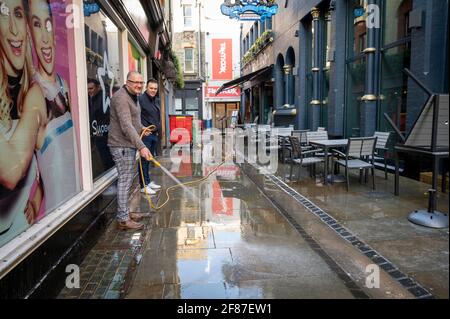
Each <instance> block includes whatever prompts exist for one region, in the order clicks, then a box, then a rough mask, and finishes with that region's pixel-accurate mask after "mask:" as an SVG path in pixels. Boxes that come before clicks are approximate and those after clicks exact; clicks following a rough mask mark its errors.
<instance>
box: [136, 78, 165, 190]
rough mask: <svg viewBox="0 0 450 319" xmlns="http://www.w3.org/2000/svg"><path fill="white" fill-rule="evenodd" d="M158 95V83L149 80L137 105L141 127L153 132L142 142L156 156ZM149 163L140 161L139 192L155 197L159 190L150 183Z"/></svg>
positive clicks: (159, 125) (159, 117)
mask: <svg viewBox="0 0 450 319" xmlns="http://www.w3.org/2000/svg"><path fill="white" fill-rule="evenodd" d="M157 93H158V81H156V80H155V79H153V78H151V79H149V80H148V81H147V87H146V89H145V92H144V94H142V95H141V96H139V105H140V106H141V120H142V125H144V126H145V127H148V126H150V125H154V127H155V128H154V130H153V131H152V132H151V134H150V135H148V136H146V137H144V139H143V141H144V144H145V146H147V147H148V148H149V149H150V152H151V153H152V154H153V155H156V147H157V145H158V142H159V136H160V135H161V113H160V104H159V98H158V97H157V96H156V94H157ZM149 164H150V162H149V161H147V160H142V170H143V175H144V180H142V177H141V174H140V173H139V181H140V184H141V192H142V193H147V194H149V195H155V194H156V191H155V190H158V189H160V188H161V186H159V185H158V184H156V183H155V182H154V181H150V176H149V172H148V169H149V166H150V165H149Z"/></svg>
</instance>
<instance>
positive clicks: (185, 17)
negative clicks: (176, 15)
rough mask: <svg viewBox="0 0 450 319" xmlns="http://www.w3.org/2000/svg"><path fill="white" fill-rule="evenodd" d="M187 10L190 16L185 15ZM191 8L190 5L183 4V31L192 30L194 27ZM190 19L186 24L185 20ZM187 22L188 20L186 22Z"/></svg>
mask: <svg viewBox="0 0 450 319" xmlns="http://www.w3.org/2000/svg"><path fill="white" fill-rule="evenodd" d="M187 8H189V9H190V11H191V12H190V15H186V9H187ZM192 12H193V8H192V5H191V4H183V26H184V28H185V29H192V28H193V27H194V23H193V20H194V19H193V14H192ZM187 19H190V23H186V20H187ZM188 21H189V20H188Z"/></svg>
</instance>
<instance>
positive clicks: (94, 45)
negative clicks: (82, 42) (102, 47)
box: [91, 31, 98, 53]
mask: <svg viewBox="0 0 450 319" xmlns="http://www.w3.org/2000/svg"><path fill="white" fill-rule="evenodd" d="M91 50H92V51H94V52H95V53H98V43H97V33H96V32H94V31H92V32H91Z"/></svg>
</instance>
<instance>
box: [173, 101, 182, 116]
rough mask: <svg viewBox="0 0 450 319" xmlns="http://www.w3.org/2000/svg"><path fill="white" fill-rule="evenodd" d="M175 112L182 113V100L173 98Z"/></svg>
mask: <svg viewBox="0 0 450 319" xmlns="http://www.w3.org/2000/svg"><path fill="white" fill-rule="evenodd" d="M175 114H177V115H181V114H183V100H182V99H175Z"/></svg>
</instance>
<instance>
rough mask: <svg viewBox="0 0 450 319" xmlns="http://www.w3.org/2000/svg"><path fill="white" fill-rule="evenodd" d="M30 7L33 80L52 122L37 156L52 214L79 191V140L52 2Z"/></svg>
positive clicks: (37, 0)
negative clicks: (59, 64)
mask: <svg viewBox="0 0 450 319" xmlns="http://www.w3.org/2000/svg"><path fill="white" fill-rule="evenodd" d="M27 3H28V8H26V12H27V17H28V26H29V29H30V33H31V37H32V39H33V47H34V52H35V53H36V56H37V68H36V69H37V70H36V72H35V73H34V75H33V79H34V80H35V81H36V83H38V84H39V86H40V87H41V89H42V92H43V93H44V97H45V104H46V110H47V118H48V121H49V122H48V124H47V127H46V131H45V137H44V140H43V143H42V146H41V147H40V149H39V150H38V151H37V152H36V156H37V161H38V166H39V171H40V173H41V176H42V180H43V184H44V191H45V203H46V209H47V210H51V209H54V208H56V207H57V206H58V205H60V204H61V203H62V202H63V201H65V200H67V199H68V197H70V196H72V195H74V194H75V192H76V190H77V186H78V185H77V180H76V156H75V155H76V152H75V138H74V130H73V122H72V116H71V113H70V103H69V90H68V86H67V83H66V81H65V80H64V79H63V78H62V77H61V76H60V75H59V74H58V73H57V72H56V70H55V60H56V37H55V30H56V28H55V23H54V20H53V15H52V10H51V4H50V1H47V0H29V1H27ZM39 217H40V216H38V219H39Z"/></svg>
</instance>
